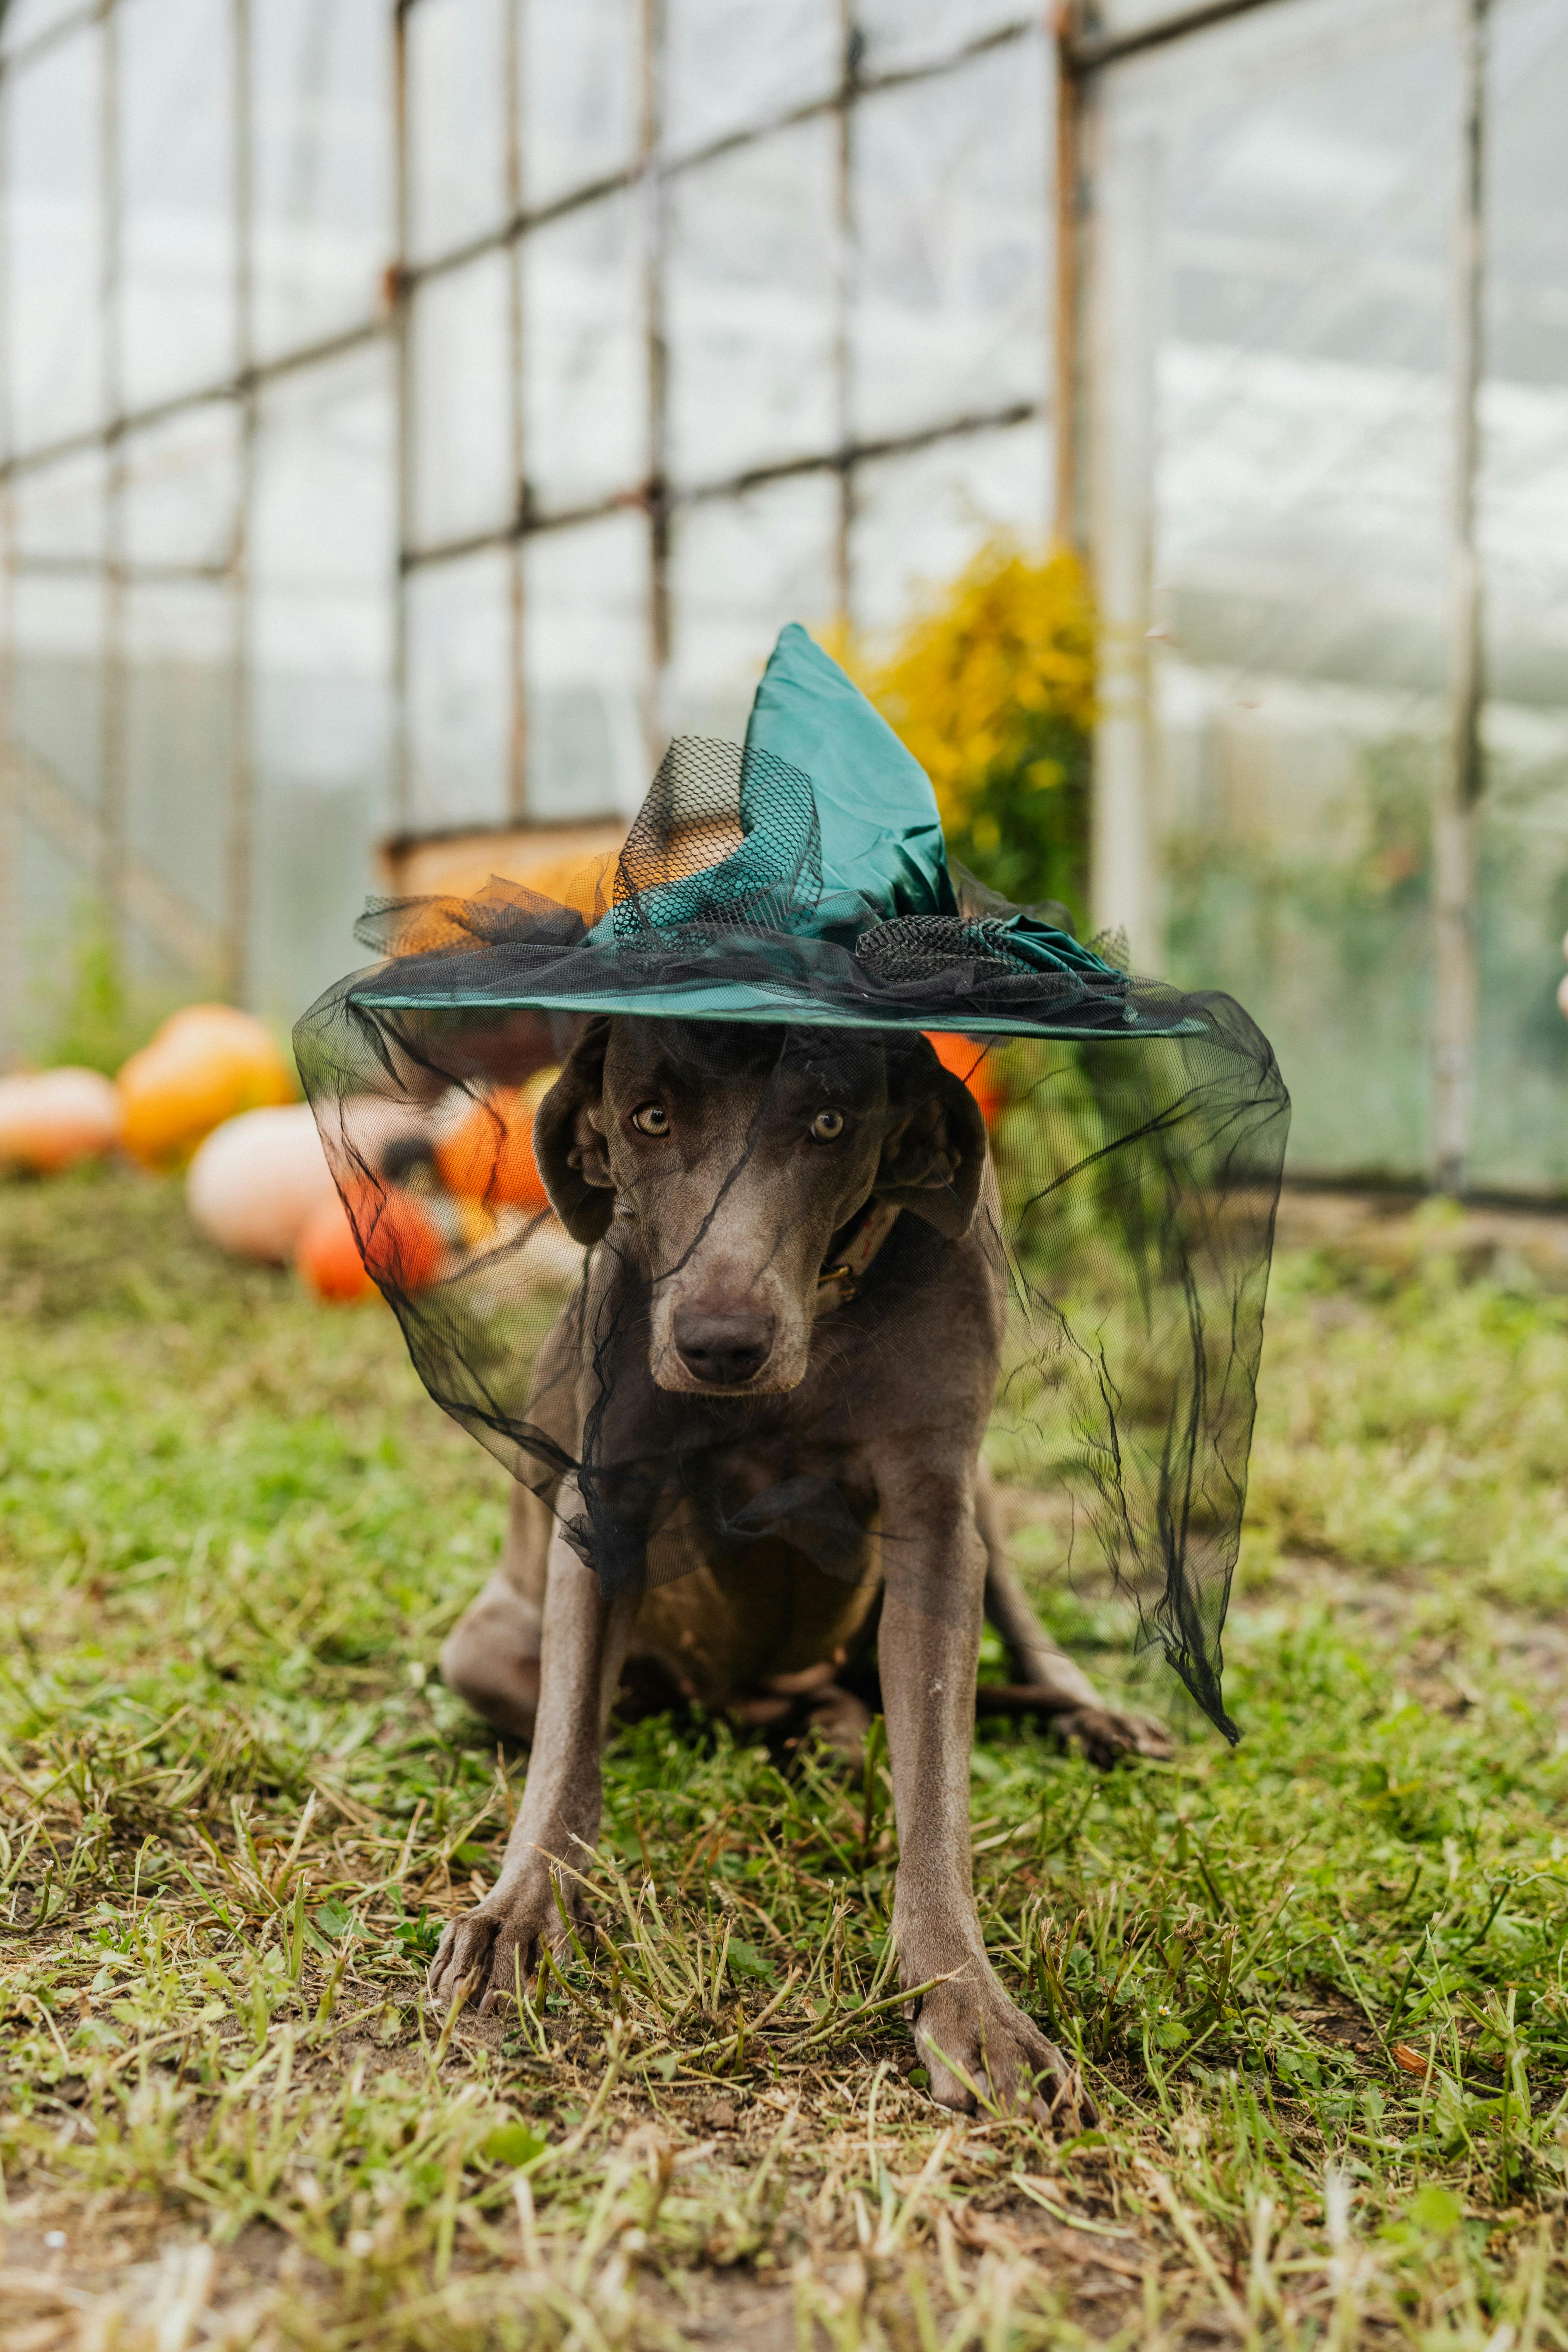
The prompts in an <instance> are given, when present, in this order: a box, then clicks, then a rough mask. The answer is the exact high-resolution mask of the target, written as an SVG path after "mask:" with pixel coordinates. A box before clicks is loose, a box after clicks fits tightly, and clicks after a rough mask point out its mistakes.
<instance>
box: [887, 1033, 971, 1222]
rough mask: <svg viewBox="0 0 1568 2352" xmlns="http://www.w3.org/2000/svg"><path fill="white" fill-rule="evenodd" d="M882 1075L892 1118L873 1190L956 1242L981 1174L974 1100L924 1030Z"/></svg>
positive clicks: (966, 1219) (968, 1219) (968, 1216)
mask: <svg viewBox="0 0 1568 2352" xmlns="http://www.w3.org/2000/svg"><path fill="white" fill-rule="evenodd" d="M888 1080H889V1086H888V1091H889V1095H890V1096H891V1097H892V1100H893V1108H894V1112H895V1118H896V1121H897V1123H896V1124H895V1125H894V1127H893V1128H892V1129H891V1131H890V1133H889V1137H888V1139H887V1141H886V1142H885V1143H884V1144H883V1146H882V1158H881V1163H880V1165H879V1168H878V1170H877V1181H876V1187H875V1189H876V1191H877V1192H878V1193H879V1195H880V1197H881V1198H882V1199H883V1200H884V1201H896V1202H898V1204H899V1206H900V1209H909V1210H910V1211H912V1212H913V1213H914V1214H915V1215H916V1216H917V1217H923V1218H924V1219H925V1221H926V1223H927V1224H928V1225H934V1226H935V1227H936V1229H937V1232H938V1233H939V1234H941V1235H942V1239H943V1241H949V1242H956V1241H960V1240H962V1239H963V1235H964V1234H966V1233H967V1232H968V1231H969V1228H970V1226H971V1224H972V1223H973V1220H974V1212H975V1209H976V1207H977V1206H978V1204H979V1201H980V1185H981V1180H982V1179H983V1177H984V1173H985V1148H986V1147H985V1121H984V1118H982V1117H981V1115H980V1106H979V1104H978V1103H977V1102H976V1101H975V1099H974V1097H973V1095H972V1094H971V1093H970V1091H969V1088H968V1087H966V1086H965V1085H964V1083H963V1079H962V1078H961V1077H958V1076H955V1075H954V1073H953V1072H952V1070H944V1069H943V1067H942V1064H941V1063H940V1062H939V1061H938V1060H937V1057H936V1055H934V1054H933V1053H932V1051H931V1047H930V1046H929V1045H927V1044H926V1041H925V1039H924V1038H923V1037H922V1038H921V1040H920V1050H919V1053H918V1055H910V1056H908V1057H907V1059H906V1060H905V1063H904V1066H903V1068H902V1069H900V1070H894V1069H889V1073H888ZM900 1109H901V1110H902V1117H901V1118H899V1117H898V1114H899V1112H900Z"/></svg>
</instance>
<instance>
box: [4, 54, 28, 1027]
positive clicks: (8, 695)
mask: <svg viewBox="0 0 1568 2352" xmlns="http://www.w3.org/2000/svg"><path fill="white" fill-rule="evenodd" d="M10 197H11V92H10V78H9V76H4V77H0V206H4V207H5V209H6V211H7V212H8V210H9V205H10ZM10 257H11V241H10V238H9V236H0V318H5V319H9V317H10V316H11V301H10ZM13 348H14V347H13V345H12V342H11V341H10V339H9V338H7V339H6V342H5V349H4V351H0V449H3V450H4V452H5V456H6V457H10V455H11V436H12V429H13V411H12V402H11V354H12V350H13ZM15 741H16V499H15V496H14V494H13V491H12V488H11V484H10V482H9V481H8V480H7V481H6V482H5V485H4V486H3V487H0V1072H4V1071H5V1070H8V1069H9V1068H10V1067H11V1066H12V1064H13V1063H14V1062H15V1061H16V1058H17V1056H18V1055H19V1054H20V1053H21V1050H22V989H23V984H24V974H23V958H22V812H21V809H20V807H19V806H18V805H17V795H16V777H15V772H14V767H13V761H14V759H15V751H14V748H13V747H14V745H15Z"/></svg>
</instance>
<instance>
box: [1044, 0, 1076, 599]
mask: <svg viewBox="0 0 1568 2352" xmlns="http://www.w3.org/2000/svg"><path fill="white" fill-rule="evenodd" d="M1078 16H1079V9H1078V6H1077V5H1076V0H1061V5H1059V6H1058V9H1057V12H1056V19H1055V24H1054V26H1053V30H1054V32H1055V36H1056V122H1055V131H1056V170H1055V175H1054V198H1055V201H1054V205H1053V221H1054V226H1055V231H1056V239H1055V244H1056V255H1055V258H1056V297H1055V302H1054V305H1053V310H1052V335H1051V352H1050V368H1051V387H1052V394H1051V450H1052V456H1053V459H1054V476H1055V494H1054V497H1053V499H1052V502H1051V536H1052V538H1053V539H1054V540H1055V541H1056V542H1057V544H1058V546H1061V547H1072V548H1076V549H1078V550H1079V552H1080V553H1081V552H1082V550H1083V508H1082V499H1081V498H1080V495H1079V446H1078V436H1079V365H1080V343H1081V329H1080V304H1079V281H1080V275H1081V259H1080V255H1079V237H1080V235H1081V212H1082V205H1081V195H1080V177H1081V173H1082V155H1081V150H1082V124H1083V76H1082V74H1081V73H1080V72H1079V66H1078V58H1077V51H1076V39H1077V34H1078Z"/></svg>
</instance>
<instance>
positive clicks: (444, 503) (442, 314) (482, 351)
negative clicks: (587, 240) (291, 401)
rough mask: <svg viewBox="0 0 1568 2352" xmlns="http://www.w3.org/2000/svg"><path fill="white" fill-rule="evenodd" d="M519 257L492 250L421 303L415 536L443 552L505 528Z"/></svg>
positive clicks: (417, 316) (432, 285)
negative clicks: (513, 287)
mask: <svg viewBox="0 0 1568 2352" xmlns="http://www.w3.org/2000/svg"><path fill="white" fill-rule="evenodd" d="M511 266H512V265H511V258H510V255H508V254H505V253H487V254H485V255H484V256H483V257H481V258H480V259H479V260H478V261H474V262H470V263H469V264H468V267H467V268H464V269H454V270H452V271H450V272H449V273H445V272H444V273H443V274H442V276H440V277H439V278H430V279H429V280H428V281H427V282H426V284H425V285H423V286H421V287H419V288H418V289H417V291H416V295H415V299H414V434H415V466H414V530H415V538H416V544H417V545H419V546H421V547H437V546H441V545H443V544H445V543H446V542H447V541H452V540H459V539H468V538H472V537H475V536H477V535H478V534H479V532H481V531H489V530H501V529H503V528H504V526H505V525H506V524H507V523H508V522H510V520H511V518H512V515H513V513H514V512H515V510H516V506H517V492H516V487H515V481H514V478H513V473H512V428H511V404H512V398H513V387H512V383H511V369H510V359H509V353H510V333H511V330H510V299H511V292H510V270H511Z"/></svg>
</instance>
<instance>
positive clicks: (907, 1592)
mask: <svg viewBox="0 0 1568 2352" xmlns="http://www.w3.org/2000/svg"><path fill="white" fill-rule="evenodd" d="M882 1502H883V1559H884V1561H885V1562H886V1571H885V1575H886V1583H885V1590H884V1593H883V1600H882V1617H881V1624H880V1628H879V1633H878V1653H879V1663H880V1671H881V1683H882V1703H883V1706H884V1708H885V1710H886V1715H887V1724H888V1755H889V1763H890V1765H891V1768H892V1778H893V1809H894V1813H895V1817H896V1819H897V1822H898V1832H899V1871H898V1880H897V1885H896V1888H895V1893H894V1898H893V1934H894V1937H895V1940H896V1942H897V1944H898V1951H899V1977H900V1983H901V1984H902V1985H903V1986H904V1987H905V1989H906V1990H910V1991H912V1990H913V1989H914V1988H915V1987H916V1986H917V1985H922V1984H930V1983H931V1979H933V1978H942V1979H945V1981H944V1982H942V1983H939V1984H936V1985H935V1986H934V1987H933V1989H932V1990H931V1991H929V1992H926V1993H924V1994H922V1995H921V1997H920V1998H919V1999H918V2000H916V2001H915V2002H914V2003H913V2004H912V2005H911V2009H910V2019H911V2021H912V2023H913V2025H914V2032H915V2042H916V2046H917V2048H918V2049H919V2051H920V2053H921V2058H922V2059H923V2060H924V2062H925V2063H926V2065H927V2067H928V2068H929V2069H930V2072H931V2094H932V2096H933V2097H934V2098H936V2099H937V2100H938V2101H939V2102H940V2103H941V2105H943V2106H946V2107H956V2108H959V2109H961V2110H962V2111H963V2112H965V2113H973V2109H974V2106H975V2097H974V2091H975V2089H978V2090H980V2091H981V2092H983V2093H984V2094H985V2095H986V2096H987V2097H988V2098H990V2099H993V2100H994V2101H995V2103H996V2104H997V2105H999V2106H1002V2107H1004V2108H1006V2109H1009V2110H1011V2109H1016V2108H1017V2107H1019V2106H1027V2107H1028V2108H1029V2110H1030V2112H1032V2113H1033V2114H1034V2115H1035V2116H1037V2117H1038V2119H1039V2120H1040V2121H1042V2122H1049V2121H1052V2120H1054V2119H1059V2118H1060V2117H1062V2116H1072V2115H1073V2114H1074V2111H1076V2115H1077V2116H1084V2115H1085V2114H1089V2115H1092V2112H1093V2111H1092V2108H1090V2107H1089V2103H1088V2101H1087V2100H1086V2098H1085V2097H1084V2095H1083V2092H1082V2088H1081V2085H1080V2084H1079V2082H1078V2079H1077V2076H1076V2074H1075V2073H1074V2070H1073V2069H1072V2067H1071V2066H1070V2065H1069V2064H1068V2061H1067V2060H1066V2059H1065V2058H1064V2057H1063V2055H1062V2053H1061V2052H1060V2051H1059V2050H1058V2048H1057V2047H1056V2045H1055V2043H1054V2042H1048V2041H1047V2038H1046V2036H1045V2035H1044V2034H1043V2033H1042V2032H1040V2030H1039V2028H1038V2026H1037V2025H1036V2024H1034V2023H1033V2022H1032V2021H1030V2019H1028V2018H1027V2017H1026V2016H1025V2015H1024V2012H1023V2011H1022V2010H1021V2009H1019V2008H1018V2007H1017V2006H1016V2003H1015V2002H1013V2001H1011V2000H1008V1998H1007V1995H1006V1994H1005V1992H1004V1991H1003V1990H1002V1987H1001V1985H1000V1984H999V1982H998V1981H997V1979H996V1976H995V1974H994V1970H993V1969H992V1967H991V1963H990V1961H989V1960H988V1959H987V1958H986V1957H985V1947H984V1942H983V1941H982V1938H981V1933H980V1920H979V1916H978V1915H977V1913H976V1910H975V1906H974V1886H973V1872H972V1865H971V1858H970V1845H969V1759H970V1750H971V1748H972V1746H973V1738H974V1670H975V1661H976V1658H977V1656H978V1654H979V1646H980V1622H981V1602H982V1594H983V1591H984V1576H985V1568H984V1552H983V1550H982V1548H981V1544H980V1538H979V1534H978V1531H977V1529H976V1528H975V1524H974V1498H973V1493H972V1491H971V1489H970V1487H969V1485H968V1483H967V1480H966V1479H964V1478H963V1477H960V1476H957V1475H954V1476H952V1477H951V1478H949V1477H945V1476H942V1475H934V1474H932V1473H931V1472H930V1471H929V1470H921V1469H917V1468H916V1467H915V1466H914V1465H906V1466H905V1468H904V1471H903V1474H902V1475H900V1476H899V1477H898V1478H897V1479H896V1481H895V1482H894V1491H893V1492H892V1493H889V1492H888V1491H887V1489H886V1487H884V1491H883V1497H882ZM971 2086H973V2087H971Z"/></svg>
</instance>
